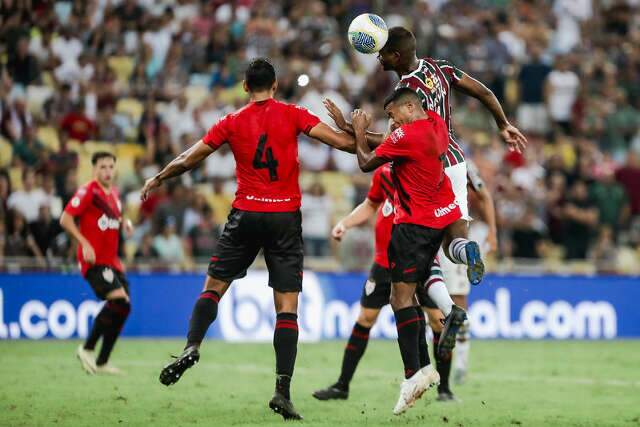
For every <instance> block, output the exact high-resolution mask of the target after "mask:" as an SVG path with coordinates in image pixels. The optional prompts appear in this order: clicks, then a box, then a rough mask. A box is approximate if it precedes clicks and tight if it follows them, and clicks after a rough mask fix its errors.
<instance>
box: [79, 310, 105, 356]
mask: <svg viewBox="0 0 640 427" xmlns="http://www.w3.org/2000/svg"><path fill="white" fill-rule="evenodd" d="M110 324H111V311H110V310H109V306H108V305H107V303H105V304H104V306H102V310H100V313H98V315H97V316H96V318H95V320H94V321H93V327H92V328H91V333H90V334H89V336H88V337H87V340H86V341H85V342H84V349H85V350H93V349H95V348H96V344H97V343H98V340H99V339H100V337H101V336H102V334H104V331H105V330H106V329H107V327H108V326H109V325H110Z"/></svg>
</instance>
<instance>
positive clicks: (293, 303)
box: [273, 291, 299, 313]
mask: <svg viewBox="0 0 640 427" xmlns="http://www.w3.org/2000/svg"><path fill="white" fill-rule="evenodd" d="M298 294H299V292H277V291H274V293H273V303H274V305H275V309H276V313H297V312H298Z"/></svg>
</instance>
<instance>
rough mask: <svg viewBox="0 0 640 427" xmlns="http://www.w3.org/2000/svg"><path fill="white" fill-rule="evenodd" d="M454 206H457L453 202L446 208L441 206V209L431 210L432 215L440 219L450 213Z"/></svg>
mask: <svg viewBox="0 0 640 427" xmlns="http://www.w3.org/2000/svg"><path fill="white" fill-rule="evenodd" d="M456 206H458V205H457V204H456V203H455V202H454V203H449V204H448V205H447V206H443V207H440V208H436V209H434V210H433V214H434V215H435V216H436V218H440V217H443V216H445V215H449V214H450V213H451V212H453V211H454V209H455V208H456Z"/></svg>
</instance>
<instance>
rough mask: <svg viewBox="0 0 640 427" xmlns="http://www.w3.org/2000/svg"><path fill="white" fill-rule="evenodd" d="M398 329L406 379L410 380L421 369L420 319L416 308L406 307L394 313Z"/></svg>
mask: <svg viewBox="0 0 640 427" xmlns="http://www.w3.org/2000/svg"><path fill="white" fill-rule="evenodd" d="M394 315H395V317H396V328H397V329H398V346H399V347H400V355H401V356H402V363H403V364H404V377H405V378H410V377H411V376H413V374H415V373H416V372H417V371H418V369H420V360H419V356H418V334H419V333H420V318H419V317H418V315H417V313H416V309H415V307H406V308H403V309H400V310H398V311H396V312H394Z"/></svg>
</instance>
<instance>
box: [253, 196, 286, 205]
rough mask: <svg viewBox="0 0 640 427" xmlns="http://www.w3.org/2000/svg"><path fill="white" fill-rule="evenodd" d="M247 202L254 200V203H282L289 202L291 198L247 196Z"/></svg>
mask: <svg viewBox="0 0 640 427" xmlns="http://www.w3.org/2000/svg"><path fill="white" fill-rule="evenodd" d="M247 200H255V201H256V202H265V203H284V202H290V201H291V197H287V198H285V199H276V198H272V197H259V196H251V195H249V196H247Z"/></svg>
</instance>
